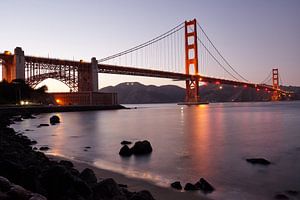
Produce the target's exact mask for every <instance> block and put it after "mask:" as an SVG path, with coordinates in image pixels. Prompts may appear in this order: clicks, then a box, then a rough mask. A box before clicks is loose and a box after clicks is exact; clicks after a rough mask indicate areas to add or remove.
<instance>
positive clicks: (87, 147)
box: [84, 146, 92, 149]
mask: <svg viewBox="0 0 300 200" xmlns="http://www.w3.org/2000/svg"><path fill="white" fill-rule="evenodd" d="M84 148H85V149H90V148H92V147H90V146H85V147H84Z"/></svg>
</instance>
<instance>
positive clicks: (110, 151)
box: [13, 102, 300, 199]
mask: <svg viewBox="0 0 300 200" xmlns="http://www.w3.org/2000/svg"><path fill="white" fill-rule="evenodd" d="M134 106H135V107H138V108H137V109H130V110H116V111H92V112H73V113H57V115H59V117H60V118H61V121H62V123H61V124H59V125H56V126H50V127H42V128H36V127H37V125H39V124H40V123H48V121H49V117H50V116H51V115H53V114H41V115H38V116H37V119H33V120H25V121H23V122H21V123H18V124H16V125H14V126H13V127H14V128H16V130H20V131H24V130H25V129H31V130H33V131H26V132H25V133H26V134H27V135H28V136H29V137H30V138H32V139H35V140H37V141H38V142H39V143H38V145H37V146H43V145H48V146H49V147H50V148H51V151H50V153H52V154H55V155H64V156H67V157H69V158H73V159H76V160H80V161H85V162H89V163H92V164H94V165H96V166H98V167H101V168H105V169H109V170H113V171H116V172H120V173H123V174H126V175H128V176H133V177H140V178H145V179H148V180H150V181H153V182H154V183H156V184H159V185H165V186H168V185H169V183H170V182H172V181H175V180H180V181H181V182H183V183H184V184H185V183H186V182H192V183H194V182H196V181H198V180H199V178H200V177H204V178H205V179H207V180H208V181H209V182H210V183H211V184H212V185H213V186H214V187H215V188H216V191H215V192H213V193H211V194H208V195H207V196H208V197H211V198H213V199H273V197H274V195H275V194H277V193H279V192H284V191H285V190H300V173H299V171H300V162H299V161H300V102H275V103H272V102H267V103H221V104H209V105H201V106H190V107H188V106H178V105H174V104H173V105H172V104H160V105H134ZM144 139H147V140H149V141H150V142H151V143H152V146H153V149H154V151H153V153H152V155H150V156H145V157H135V156H132V157H130V158H126V159H124V158H121V157H120V156H119V155H118V152H119V149H120V147H121V145H120V142H121V141H122V140H131V141H136V140H144ZM85 146H90V147H91V149H88V151H84V147H85ZM248 157H264V158H267V159H268V160H270V161H271V162H272V165H270V166H267V167H264V166H256V165H251V164H249V163H247V162H246V161H245V159H246V158H248ZM199 194H200V192H199ZM200 195H201V194H200ZM202 195H203V194H202ZM297 198H298V199H299V198H300V197H299V196H298V197H297V196H296V197H292V198H291V199H297Z"/></svg>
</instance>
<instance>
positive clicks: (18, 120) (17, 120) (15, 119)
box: [14, 117, 23, 122]
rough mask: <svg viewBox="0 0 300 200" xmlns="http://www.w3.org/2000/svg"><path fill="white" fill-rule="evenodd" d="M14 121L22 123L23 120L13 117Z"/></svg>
mask: <svg viewBox="0 0 300 200" xmlns="http://www.w3.org/2000/svg"><path fill="white" fill-rule="evenodd" d="M14 121H15V122H21V121H23V119H22V117H15V118H14Z"/></svg>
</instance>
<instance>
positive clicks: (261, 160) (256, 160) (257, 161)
mask: <svg viewBox="0 0 300 200" xmlns="http://www.w3.org/2000/svg"><path fill="white" fill-rule="evenodd" d="M246 161H247V162H249V163H251V164H260V165H269V164H271V162H270V161H268V160H266V159H264V158H247V159H246Z"/></svg>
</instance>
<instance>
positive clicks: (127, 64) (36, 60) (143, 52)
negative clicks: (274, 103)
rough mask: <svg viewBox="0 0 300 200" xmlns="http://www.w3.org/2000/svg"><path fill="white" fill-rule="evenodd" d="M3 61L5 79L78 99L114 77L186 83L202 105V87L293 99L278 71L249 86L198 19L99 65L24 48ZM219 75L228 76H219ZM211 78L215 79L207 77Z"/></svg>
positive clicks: (191, 100) (189, 98)
mask: <svg viewBox="0 0 300 200" xmlns="http://www.w3.org/2000/svg"><path fill="white" fill-rule="evenodd" d="M0 61H1V64H2V76H3V79H6V80H7V81H9V82H11V81H13V80H14V79H23V80H25V81H26V82H27V83H28V84H29V85H30V86H32V87H35V86H37V85H38V84H39V83H41V82H42V81H43V80H45V79H48V78H53V79H56V80H59V81H61V82H63V83H64V84H66V85H67V86H68V87H69V88H70V91H71V92H74V93H75V92H87V91H90V92H97V91H98V73H109V74H123V75H132V76H146V77H157V78H169V79H173V80H179V81H185V83H186V98H185V101H186V102H187V103H192V104H193V103H199V102H201V99H200V97H201V95H200V94H199V86H200V84H201V82H203V83H212V84H217V85H221V84H227V85H233V86H234V87H245V88H246V87H247V88H248V87H249V88H255V89H256V90H257V91H265V92H268V93H272V100H279V99H281V97H282V96H290V95H292V94H293V93H292V92H289V91H285V90H282V89H280V87H279V86H280V76H279V71H278V69H277V68H276V69H272V73H270V74H269V75H268V77H266V79H264V80H263V81H262V82H260V83H253V82H251V81H249V80H247V79H246V78H245V77H244V76H242V75H241V74H240V73H239V72H238V71H237V70H236V69H235V68H234V67H233V66H232V65H231V64H230V63H229V62H228V60H227V59H225V57H224V56H223V55H222V54H221V52H220V51H219V50H218V49H217V48H216V46H215V45H214V43H213V42H212V40H211V39H210V38H209V37H208V35H207V34H206V32H205V31H204V29H203V28H202V27H201V26H200V24H199V23H197V21H196V19H193V20H190V21H185V22H183V23H180V24H179V25H177V26H175V27H174V28H172V29H170V30H169V31H167V32H165V33H163V34H161V35H159V36H158V37H155V38H153V39H151V40H149V41H147V42H145V43H142V44H139V45H137V46H135V47H133V48H130V49H127V50H125V51H122V52H119V53H117V54H114V55H111V56H108V57H105V58H102V59H99V60H97V59H96V58H95V57H93V58H92V59H91V62H84V61H82V60H81V61H72V60H61V59H55V58H43V57H35V56H27V55H25V54H24V51H23V50H22V49H21V48H20V47H17V48H16V49H15V51H14V54H11V53H10V52H8V51H5V52H4V53H2V54H0ZM206 66H210V67H206ZM211 66H214V67H211ZM213 68H215V71H213V70H211V69H213ZM212 72H213V73H212ZM219 72H221V73H222V76H220V75H219V76H220V77H217V76H216V75H214V73H218V74H220V73H219ZM209 73H212V74H211V75H205V74H209ZM270 81H271V83H270Z"/></svg>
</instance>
